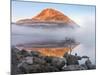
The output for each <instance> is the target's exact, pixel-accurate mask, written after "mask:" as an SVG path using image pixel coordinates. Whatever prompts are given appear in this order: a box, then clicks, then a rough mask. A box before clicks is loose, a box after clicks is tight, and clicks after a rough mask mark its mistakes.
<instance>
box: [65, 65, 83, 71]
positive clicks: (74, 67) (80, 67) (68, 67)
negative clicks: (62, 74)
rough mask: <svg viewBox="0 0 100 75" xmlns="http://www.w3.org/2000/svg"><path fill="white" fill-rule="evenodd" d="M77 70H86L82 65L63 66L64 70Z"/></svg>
mask: <svg viewBox="0 0 100 75" xmlns="http://www.w3.org/2000/svg"><path fill="white" fill-rule="evenodd" d="M75 70H85V68H84V67H82V66H80V65H69V66H67V67H64V68H63V71H75Z"/></svg>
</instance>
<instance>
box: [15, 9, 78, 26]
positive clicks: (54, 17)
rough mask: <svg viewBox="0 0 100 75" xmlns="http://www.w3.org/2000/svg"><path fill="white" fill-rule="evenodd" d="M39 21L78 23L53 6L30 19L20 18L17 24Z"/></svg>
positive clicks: (71, 24)
mask: <svg viewBox="0 0 100 75" xmlns="http://www.w3.org/2000/svg"><path fill="white" fill-rule="evenodd" d="M38 22H46V23H64V24H66V25H69V26H74V25H77V24H76V23H75V22H74V21H72V20H71V19H70V18H69V17H68V16H66V15H65V14H63V13H62V12H60V11H58V10H57V9H53V8H46V9H43V10H42V11H41V12H40V13H39V14H37V15H36V16H34V17H32V18H31V19H30V20H19V21H17V24H34V23H38Z"/></svg>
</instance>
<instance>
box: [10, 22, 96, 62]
mask: <svg viewBox="0 0 100 75" xmlns="http://www.w3.org/2000/svg"><path fill="white" fill-rule="evenodd" d="M11 37H12V39H11V40H12V41H11V43H12V45H14V46H16V45H19V44H29V43H42V42H60V41H62V40H64V39H65V37H70V38H75V39H76V41H78V42H80V45H78V46H77V47H76V48H75V49H74V50H73V52H72V53H73V54H75V53H77V54H78V55H80V56H83V55H88V56H89V57H90V59H91V61H92V62H93V63H94V64H95V28H94V27H92V28H90V26H89V27H84V28H78V29H73V28H66V27H55V28H53V27H44V28H42V27H29V26H21V25H15V24H12V36H11ZM83 62H84V60H83V61H81V63H83Z"/></svg>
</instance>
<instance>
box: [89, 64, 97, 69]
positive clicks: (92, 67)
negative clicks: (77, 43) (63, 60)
mask: <svg viewBox="0 0 100 75" xmlns="http://www.w3.org/2000/svg"><path fill="white" fill-rule="evenodd" d="M87 67H88V69H89V70H90V69H96V65H93V64H90V65H87Z"/></svg>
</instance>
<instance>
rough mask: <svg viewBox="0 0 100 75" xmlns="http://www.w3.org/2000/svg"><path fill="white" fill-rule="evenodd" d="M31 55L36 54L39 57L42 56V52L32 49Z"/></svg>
mask: <svg viewBox="0 0 100 75" xmlns="http://www.w3.org/2000/svg"><path fill="white" fill-rule="evenodd" d="M31 55H32V56H35V57H39V56H40V53H39V52H37V51H31Z"/></svg>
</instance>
